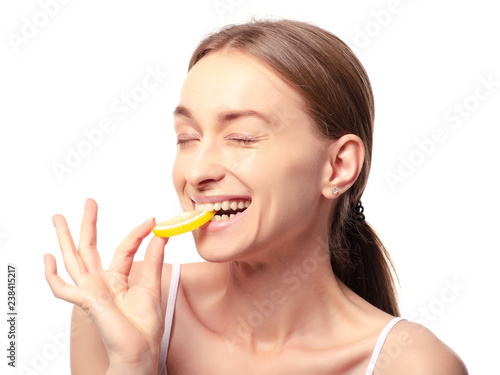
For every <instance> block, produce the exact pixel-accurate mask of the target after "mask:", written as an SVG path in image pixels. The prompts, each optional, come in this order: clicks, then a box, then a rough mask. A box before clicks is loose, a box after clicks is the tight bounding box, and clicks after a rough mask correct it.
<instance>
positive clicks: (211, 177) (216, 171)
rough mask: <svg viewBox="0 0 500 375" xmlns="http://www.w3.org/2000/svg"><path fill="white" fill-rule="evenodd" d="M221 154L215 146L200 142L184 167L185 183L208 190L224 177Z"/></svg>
mask: <svg viewBox="0 0 500 375" xmlns="http://www.w3.org/2000/svg"><path fill="white" fill-rule="evenodd" d="M221 159H222V154H221V150H220V148H219V147H217V145H216V144H212V143H209V142H202V144H201V145H200V146H199V147H198V148H197V150H196V152H195V153H194V154H193V155H192V157H191V158H190V161H189V162H188V163H187V165H186V170H185V172H184V177H185V179H186V182H187V183H188V184H190V185H191V186H194V187H196V188H204V189H207V188H210V187H211V186H212V185H215V184H217V183H218V182H220V181H221V180H223V179H224V177H225V174H226V172H225V168H224V166H223V165H222V160H221Z"/></svg>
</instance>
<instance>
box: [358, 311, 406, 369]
mask: <svg viewBox="0 0 500 375" xmlns="http://www.w3.org/2000/svg"><path fill="white" fill-rule="evenodd" d="M401 320H403V318H401V317H396V318H393V319H392V320H391V321H389V323H387V325H386V326H385V327H384V329H383V330H382V332H380V335H379V336H378V339H377V343H376V344H375V348H374V349H373V353H372V356H371V358H370V363H369V364H368V369H367V370H366V373H365V375H372V374H373V370H374V369H375V364H376V363H377V359H378V356H379V355H380V351H381V350H382V347H383V346H384V342H385V339H386V338H387V335H388V334H389V332H390V331H391V329H392V327H394V326H395V325H396V323H397V322H399V321H401Z"/></svg>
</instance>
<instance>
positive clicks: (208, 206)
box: [194, 200, 251, 221]
mask: <svg viewBox="0 0 500 375" xmlns="http://www.w3.org/2000/svg"><path fill="white" fill-rule="evenodd" d="M250 204H251V201H250V200H247V201H239V202H236V201H224V202H215V203H195V204H194V208H195V210H197V211H214V210H215V211H220V210H221V209H222V210H224V211H228V210H229V209H232V210H235V211H236V210H237V209H239V210H242V209H244V208H248V207H249V206H250ZM239 214H241V212H237V213H236V214H231V215H229V216H228V215H214V217H213V218H212V219H211V221H224V220H229V219H232V218H233V217H235V216H237V215H239Z"/></svg>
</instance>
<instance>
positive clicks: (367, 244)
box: [329, 197, 400, 316]
mask: <svg viewBox="0 0 500 375" xmlns="http://www.w3.org/2000/svg"><path fill="white" fill-rule="evenodd" d="M342 198H344V197H342ZM342 198H341V199H342ZM346 198H348V197H346ZM343 201H344V202H348V199H343ZM344 202H342V203H343V205H346V203H344ZM346 206H347V207H341V204H339V206H338V208H339V209H338V210H337V215H336V220H335V219H334V221H333V224H332V227H331V230H330V241H329V242H330V263H331V266H332V269H333V272H334V274H335V275H336V276H337V277H338V278H339V279H340V280H341V281H342V282H343V283H344V284H345V285H346V286H347V287H349V288H350V289H351V290H352V291H354V292H355V293H356V294H358V295H359V296H360V297H362V298H363V299H365V300H366V301H368V302H369V303H371V304H372V305H374V306H376V307H378V308H379V309H381V310H383V311H385V312H386V313H388V314H391V315H393V316H399V314H400V313H399V308H398V303H397V298H396V287H395V285H394V280H393V276H392V272H393V271H394V266H393V264H392V262H391V259H390V256H389V253H388V252H387V250H386V248H385V247H384V245H383V244H382V242H381V241H380V239H379V237H378V236H377V234H376V233H375V231H374V230H373V228H372V227H371V226H370V224H368V222H366V220H365V217H364V214H363V210H364V209H363V206H362V205H361V201H358V204H357V205H356V206H354V207H353V206H351V205H346ZM342 214H343V215H342ZM340 216H344V218H345V219H344V220H342V219H341V217H340Z"/></svg>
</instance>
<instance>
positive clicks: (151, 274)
mask: <svg viewBox="0 0 500 375" xmlns="http://www.w3.org/2000/svg"><path fill="white" fill-rule="evenodd" d="M167 242H168V238H161V237H156V236H155V237H153V238H152V239H151V242H149V245H148V248H147V249H146V255H145V256H144V266H143V269H142V277H141V281H140V282H139V283H140V285H142V286H144V287H147V288H155V287H158V289H159V290H160V291H161V274H162V270H163V256H164V253H165V245H166V244H167Z"/></svg>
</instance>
